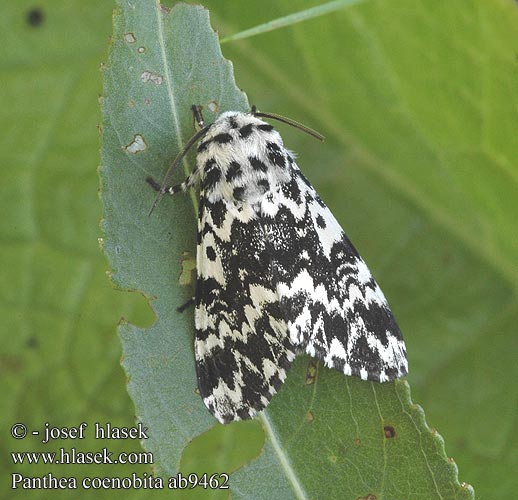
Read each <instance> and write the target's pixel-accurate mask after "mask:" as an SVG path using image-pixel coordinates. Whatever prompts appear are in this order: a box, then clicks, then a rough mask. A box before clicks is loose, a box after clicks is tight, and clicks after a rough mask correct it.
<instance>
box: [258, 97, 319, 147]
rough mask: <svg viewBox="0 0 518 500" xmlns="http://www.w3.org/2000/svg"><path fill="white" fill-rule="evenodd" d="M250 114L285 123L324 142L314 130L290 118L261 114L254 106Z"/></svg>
mask: <svg viewBox="0 0 518 500" xmlns="http://www.w3.org/2000/svg"><path fill="white" fill-rule="evenodd" d="M251 113H252V114H253V115H254V116H259V117H261V118H271V119H273V120H277V121H279V122H282V123H286V124H287V125H291V126H292V127H295V128H298V129H299V130H302V132H306V134H309V135H310V136H312V137H314V138H315V139H318V140H319V141H324V140H325V137H324V136H323V135H322V134H320V133H319V132H317V131H316V130H313V129H312V128H310V127H307V126H306V125H303V124H302V123H299V122H297V121H295V120H292V119H291V118H286V117H285V116H282V115H276V114H275V113H262V112H261V111H257V108H256V106H255V105H254V106H252V110H251Z"/></svg>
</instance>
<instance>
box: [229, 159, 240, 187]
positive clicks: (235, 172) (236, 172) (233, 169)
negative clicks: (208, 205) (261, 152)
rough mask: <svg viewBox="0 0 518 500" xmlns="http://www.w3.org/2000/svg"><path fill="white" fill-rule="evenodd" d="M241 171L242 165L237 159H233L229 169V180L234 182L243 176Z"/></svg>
mask: <svg viewBox="0 0 518 500" xmlns="http://www.w3.org/2000/svg"><path fill="white" fill-rule="evenodd" d="M241 173H242V172H241V165H240V164H239V163H238V162H237V161H234V160H232V161H231V162H230V164H229V166H228V169H227V175H226V180H227V182H232V181H233V180H234V179H237V178H238V177H240V176H241Z"/></svg>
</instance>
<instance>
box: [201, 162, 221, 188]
mask: <svg viewBox="0 0 518 500" xmlns="http://www.w3.org/2000/svg"><path fill="white" fill-rule="evenodd" d="M220 179H221V170H220V168H219V167H218V165H217V164H216V160H215V159H214V158H210V159H208V160H207V161H206V162H205V166H204V167H203V183H202V185H203V189H207V190H211V189H213V188H214V186H215V185H216V184H217V183H218V182H219V181H220Z"/></svg>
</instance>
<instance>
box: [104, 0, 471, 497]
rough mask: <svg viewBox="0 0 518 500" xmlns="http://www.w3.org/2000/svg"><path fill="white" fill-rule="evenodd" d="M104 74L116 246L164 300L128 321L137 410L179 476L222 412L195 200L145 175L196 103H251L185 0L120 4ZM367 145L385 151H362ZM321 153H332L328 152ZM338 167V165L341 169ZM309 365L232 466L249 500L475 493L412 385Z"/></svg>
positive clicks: (125, 269) (108, 227) (130, 278)
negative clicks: (246, 460)
mask: <svg viewBox="0 0 518 500" xmlns="http://www.w3.org/2000/svg"><path fill="white" fill-rule="evenodd" d="M141 47H142V49H141ZM279 47H280V46H279ZM265 64H266V63H265ZM104 78H105V87H104V96H103V160H102V163H103V167H102V169H101V177H102V199H103V204H104V207H105V220H104V223H103V228H104V231H105V247H104V248H105V251H106V254H107V256H108V258H109V260H110V262H111V265H112V267H113V268H114V274H113V277H114V280H115V281H116V283H117V284H118V285H119V286H121V287H123V288H136V289H139V290H141V291H142V292H144V293H145V294H146V295H148V296H149V297H153V298H155V299H154V300H153V308H154V310H155V311H156V314H157V322H156V324H155V325H154V326H153V327H152V328H151V329H149V330H141V329H138V328H136V327H133V326H131V325H123V326H122V327H121V329H120V335H121V339H122V342H123V349H124V359H123V364H124V368H125V370H126V371H127V373H128V378H129V385H128V389H129V391H130V394H131V395H132V398H133V400H134V401H135V406H136V410H137V414H138V418H139V420H141V421H143V422H144V423H145V424H146V425H148V426H149V427H150V434H151V437H150V439H149V440H148V441H146V442H145V443H144V446H145V447H146V448H147V449H149V450H151V451H153V453H154V456H155V459H156V460H157V461H158V465H157V468H156V470H157V472H158V473H161V474H165V475H167V474H169V475H172V474H175V473H176V472H177V470H178V467H179V463H180V455H181V452H182V450H183V448H184V447H185V446H186V445H187V443H188V442H189V441H190V440H192V439H193V438H194V437H195V436H197V435H200V434H202V433H203V432H205V431H206V430H207V429H209V427H210V426H211V425H213V423H214V419H213V418H212V417H211V416H210V415H209V413H208V412H207V411H206V409H205V408H204V406H203V404H202V402H201V398H200V397H199V396H198V395H197V394H196V393H195V386H194V385H195V373H194V362H193V352H192V350H193V349H192V336H193V331H192V330H193V320H192V315H191V314H187V313H186V314H184V315H180V314H178V313H177V312H176V311H175V308H176V307H177V306H179V305H182V304H183V303H184V302H185V301H186V300H187V298H188V297H190V296H191V295H192V286H191V287H186V286H183V285H182V286H180V285H179V283H178V280H181V282H182V283H185V282H187V281H189V280H188V278H187V279H186V272H187V273H188V270H189V266H190V265H189V264H187V265H186V264H185V260H186V259H188V260H189V259H192V256H193V255H194V252H195V244H194V228H195V218H194V215H195V211H194V210H193V202H192V198H191V199H189V197H184V198H182V197H175V198H174V199H173V200H171V199H169V200H163V201H162V203H161V205H160V206H159V208H158V209H157V213H156V215H155V214H154V215H153V217H152V218H150V219H148V218H147V212H148V210H149V208H150V206H151V204H152V202H153V198H154V193H153V192H152V191H151V190H150V188H149V187H148V186H147V185H146V184H145V178H146V176H147V175H149V174H152V175H153V176H155V177H157V178H161V177H162V176H163V174H164V172H165V171H166V170H167V167H168V165H169V164H170V162H171V161H172V158H174V157H175V155H176V153H178V151H179V150H180V149H181V148H182V146H183V145H184V144H185V142H186V139H187V138H188V136H189V135H190V134H192V130H193V129H192V118H191V117H190V111H189V107H190V105H191V104H193V103H196V104H198V103H199V104H202V105H203V106H204V107H205V109H208V110H210V109H211V105H212V104H213V103H217V107H218V108H219V110H220V111H223V110H229V109H237V110H246V109H248V104H247V102H246V99H245V98H244V96H243V94H242V93H241V92H240V91H239V90H238V89H237V87H236V86H235V84H234V80H233V76H232V74H231V71H230V65H229V63H228V62H226V61H225V60H224V59H222V57H221V54H220V52H219V46H218V44H217V39H216V37H215V34H214V33H213V32H212V29H211V28H210V25H209V23H208V14H207V12H206V11H205V10H204V9H202V8H200V7H193V6H187V5H184V4H178V5H177V6H175V7H174V8H173V9H172V11H171V12H167V11H165V10H164V9H163V8H160V7H158V6H157V4H155V3H154V2H151V1H145V2H140V3H138V4H136V5H135V4H134V3H133V2H123V1H121V2H119V9H118V11H117V13H116V15H115V17H114V36H113V46H112V48H111V50H110V57H109V61H108V64H107V66H106V68H105V70H104ZM214 115H215V113H210V112H208V113H206V116H205V118H206V120H207V121H210V120H211V119H213V117H214ZM365 132H366V136H367V138H369V137H370V135H369V131H368V130H366V131H365ZM303 140H305V141H307V139H306V138H304V139H303ZM299 141H300V139H299ZM310 147H311V148H317V147H319V148H322V146H319V145H318V144H316V145H315V144H314V143H311V146H310ZM355 153H356V155H357V156H359V157H360V159H363V160H365V161H367V162H368V161H371V162H372V159H371V158H369V157H368V156H367V157H365V156H364V157H362V153H364V151H363V150H362V149H361V148H359V147H357V150H356V152H355ZM327 154H328V153H327ZM314 155H319V157H320V161H321V158H322V155H323V156H324V157H325V155H326V153H325V152H324V151H323V150H322V149H319V152H318V153H314ZM308 158H311V156H310V155H308ZM191 162H192V158H191ZM187 164H188V162H186V165H185V167H186V168H187ZM373 165H374V166H375V167H376V168H378V166H379V165H378V163H377V162H374V163H373ZM337 173H338V169H337V168H335V170H334V171H333V170H330V171H326V175H328V176H330V177H328V179H331V178H333V179H334V176H335V175H337ZM181 177H182V176H181V175H180V173H178V179H180V178H181ZM338 177H339V176H338ZM338 177H337V178H338ZM324 180H325V179H324ZM324 184H325V182H324ZM363 192H365V190H364V191H363ZM353 198H354V196H353ZM330 206H332V207H333V203H332V202H331V203H330ZM393 216H394V214H391V217H393ZM396 234H401V233H396ZM403 236H404V233H403ZM387 263H388V261H387ZM308 363H309V358H307V357H301V358H300V359H298V360H297V362H296V363H295V366H294V367H293V369H292V370H291V372H290V375H289V378H288V381H287V382H286V384H285V385H284V386H283V387H282V389H281V391H280V392H279V394H278V395H277V396H275V398H274V400H273V401H272V403H271V405H270V407H269V408H268V410H267V411H265V412H264V413H263V415H262V417H261V423H262V427H263V429H264V432H265V435H266V438H267V441H266V444H265V448H264V450H263V452H262V453H261V455H260V456H259V458H258V459H257V460H255V461H253V462H252V463H251V464H250V465H248V466H245V467H243V468H242V469H241V470H240V471H239V472H238V473H236V474H234V475H233V477H232V482H231V485H232V488H233V494H234V496H236V498H265V497H267V496H269V497H272V496H274V497H275V498H293V496H294V495H295V496H296V498H326V499H331V498H344V496H343V495H344V493H345V494H346V495H348V496H349V497H350V498H360V497H362V498H369V499H374V498H380V497H383V498H398V499H403V498H413V499H416V498H423V499H428V498H432V497H437V498H458V499H462V498H466V499H467V498H472V497H473V494H472V490H471V488H470V487H469V486H467V485H460V484H459V483H458V481H457V471H456V467H455V464H454V463H453V462H452V461H451V460H448V459H447V458H446V455H445V453H444V447H443V442H442V440H441V439H440V437H438V435H437V434H436V432H435V431H431V430H430V429H429V428H428V427H427V426H426V424H425V421H424V416H423V413H422V411H421V410H420V409H419V408H418V407H416V406H414V405H413V404H412V402H411V400H410V395H409V390H408V386H407V384H406V383H405V382H402V381H400V382H397V383H392V384H383V385H380V384H373V383H366V382H361V381H359V380H354V379H349V378H347V377H344V376H343V375H342V374H340V373H338V372H335V371H332V370H328V369H325V368H322V367H321V366H319V367H318V368H317V375H316V378H315V380H313V381H312V383H309V384H308V383H307V377H306V371H307V369H308V366H309V365H308ZM312 370H313V368H312ZM313 375H314V374H313ZM313 375H312V376H313ZM310 379H311V377H310ZM232 427H233V425H232V426H229V429H230V431H229V432H231V429H232ZM409 478H412V480H411V481H409Z"/></svg>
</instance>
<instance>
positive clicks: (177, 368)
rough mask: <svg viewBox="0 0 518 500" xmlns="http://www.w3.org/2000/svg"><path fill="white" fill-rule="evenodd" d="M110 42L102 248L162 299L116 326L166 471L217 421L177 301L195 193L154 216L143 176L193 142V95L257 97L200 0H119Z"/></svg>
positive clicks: (199, 99) (190, 254) (187, 291)
mask: <svg viewBox="0 0 518 500" xmlns="http://www.w3.org/2000/svg"><path fill="white" fill-rule="evenodd" d="M112 43H113V45H112V47H111V50H110V57H109V61H108V64H107V65H106V67H105V68H104V82H105V86H104V96H103V101H102V107H103V155H102V164H103V167H102V168H101V178H102V200H103V205H104V221H103V230H104V232H105V245H104V249H105V252H106V255H107V256H108V258H109V260H110V263H111V266H112V268H113V269H114V273H113V279H114V281H115V282H116V283H117V284H118V286H120V287H121V288H129V289H138V290H141V291H142V292H143V293H145V294H146V295H148V296H149V297H156V300H154V301H153V308H154V310H155V311H156V313H157V319H158V321H157V323H156V324H155V325H154V326H153V327H152V328H151V329H149V330H142V329H139V328H136V327H134V326H132V325H127V324H124V325H122V326H121V327H120V329H119V333H120V336H121V339H122V342H123V350H124V359H123V366H124V368H125V369H126V371H127V373H128V377H129V383H128V390H129V392H130V395H131V396H132V398H133V400H134V401H135V405H136V408H137V413H138V416H139V418H140V419H141V420H142V421H144V422H145V423H146V424H147V425H149V426H150V429H151V436H150V438H149V441H147V442H146V444H145V446H146V448H147V449H150V450H152V451H153V452H154V456H155V458H156V459H157V460H158V464H159V465H158V466H157V470H158V471H163V472H164V473H167V474H170V475H172V474H175V473H176V471H177V470H178V466H179V463H180V456H181V452H182V449H183V448H184V446H185V445H186V444H187V443H188V442H189V441H190V440H191V439H192V438H193V437H194V436H196V435H198V434H200V433H202V432H204V431H206V430H207V429H208V428H209V427H211V426H212V424H213V423H214V420H213V418H212V417H211V416H210V415H209V414H208V413H207V412H206V411H205V410H204V408H203V405H202V403H201V399H200V397H199V395H197V394H196V393H195V390H196V375H195V371H194V363H193V350H192V337H193V320H192V312H190V311H188V312H186V313H185V314H179V313H178V312H177V311H176V308H177V307H179V306H181V305H182V304H184V303H185V302H186V301H187V300H188V298H189V297H191V296H192V294H193V289H192V284H193V282H194V280H195V275H194V273H193V272H191V271H189V269H190V268H191V264H190V262H192V259H193V258H194V255H195V243H194V242H195V227H196V224H195V218H194V214H195V211H194V209H193V203H192V199H190V198H189V197H183V198H182V197H178V198H177V199H175V200H174V202H172V200H171V199H165V200H163V201H162V203H161V205H159V207H158V208H157V209H156V210H155V212H154V213H153V216H152V217H148V212H149V209H150V208H151V205H152V203H153V199H154V197H155V193H154V192H153V191H152V190H151V188H150V187H149V185H148V184H147V183H146V182H145V179H146V177H147V176H148V175H152V176H154V177H155V178H157V179H161V178H162V177H163V176H164V174H165V172H166V170H167V168H168V167H169V165H170V163H171V162H172V159H173V158H174V157H175V156H176V154H177V152H178V151H179V150H181V149H182V148H183V146H184V145H185V142H186V140H187V139H188V138H189V134H191V133H192V130H193V119H192V114H191V111H190V107H191V105H192V104H194V103H196V104H202V105H203V106H204V107H205V118H206V119H207V120H211V119H213V118H214V116H215V114H216V113H214V112H213V113H211V112H210V111H209V110H210V109H211V108H212V107H214V109H242V110H244V109H248V105H247V103H246V99H245V97H244V95H243V94H242V93H241V92H240V91H239V90H238V89H237V87H236V86H235V83H234V80H233V76H232V73H231V67H230V64H229V63H228V62H226V61H224V60H223V59H222V57H221V52H220V49H219V46H218V44H217V40H216V35H215V33H214V32H212V30H211V29H210V28H209V25H208V13H207V11H206V10H205V9H203V8H202V7H188V6H186V5H180V6H178V7H177V8H175V9H174V10H173V11H172V12H171V14H169V13H168V11H167V10H166V9H164V8H161V7H159V6H157V4H156V3H155V2H154V1H145V2H139V3H138V4H135V3H133V2H119V8H118V11H116V13H115V16H114V35H113V42H112ZM179 175H180V176H182V175H183V176H184V175H185V174H182V173H181V172H180V173H179ZM189 275H190V277H189ZM179 282H181V283H182V285H180V283H179ZM183 283H187V284H188V285H189V286H187V285H184V284H183ZM193 416H195V418H193ZM165 437H167V439H166V438H165Z"/></svg>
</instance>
